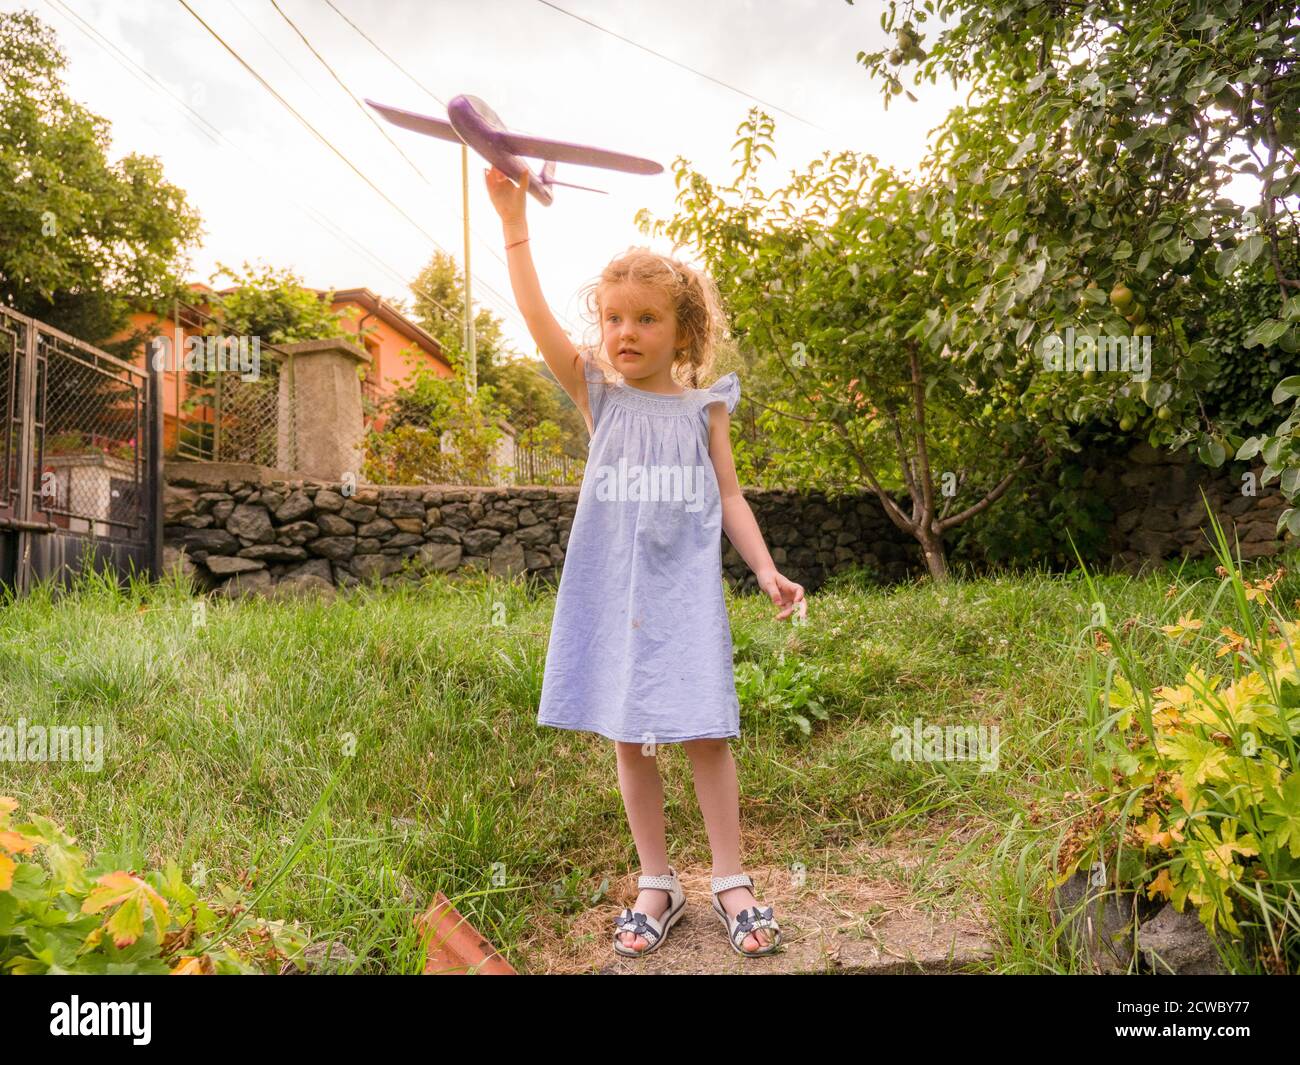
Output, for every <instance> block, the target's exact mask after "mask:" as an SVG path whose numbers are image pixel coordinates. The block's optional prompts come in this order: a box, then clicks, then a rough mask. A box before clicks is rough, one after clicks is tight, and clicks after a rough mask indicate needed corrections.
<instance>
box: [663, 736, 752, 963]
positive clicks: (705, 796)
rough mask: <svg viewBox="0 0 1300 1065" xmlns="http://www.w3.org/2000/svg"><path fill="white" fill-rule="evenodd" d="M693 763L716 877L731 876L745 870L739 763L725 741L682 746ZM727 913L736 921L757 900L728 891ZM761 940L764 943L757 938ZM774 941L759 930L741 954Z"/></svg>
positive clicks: (745, 891)
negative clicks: (743, 862)
mask: <svg viewBox="0 0 1300 1065" xmlns="http://www.w3.org/2000/svg"><path fill="white" fill-rule="evenodd" d="M682 746H683V747H685V748H686V754H687V756H688V757H689V758H690V760H691V771H692V773H693V774H694V777H695V796H696V798H697V799H698V800H699V803H700V813H701V815H703V817H704V825H705V828H706V829H707V830H708V833H709V847H710V848H711V849H712V851H713V875H714V876H730V875H731V874H733V873H741V872H744V870H743V869H742V868H741V864H740V789H739V787H738V786H737V784H736V763H735V760H734V759H733V758H732V757H731V745H730V744H729V743H728V742H727V741H726V740H725V739H703V740H689V741H687V742H686V743H683V744H682ZM718 901H719V902H721V903H722V908H723V909H724V910H726V911H727V913H728V914H729V915H730V916H732V917H735V916H736V915H737V914H739V913H740V911H741V910H747V909H749V907H751V906H753V905H754V904H755V903H756V902H757V901H758V900H757V899H755V898H754V893H753V892H752V891H750V890H749V888H747V887H738V888H728V889H727V890H726V891H723V892H721V893H720V894H719V895H718ZM759 936H762V937H763V938H762V940H760V939H759V938H758V937H759ZM771 941H772V931H771V929H768V928H760V929H759V930H758V931H757V932H754V933H751V934H750V935H747V936H746V937H745V939H744V942H743V943H741V949H742V950H761V949H762V948H763V947H765V946H767V945H768V944H769V943H770V942H771Z"/></svg>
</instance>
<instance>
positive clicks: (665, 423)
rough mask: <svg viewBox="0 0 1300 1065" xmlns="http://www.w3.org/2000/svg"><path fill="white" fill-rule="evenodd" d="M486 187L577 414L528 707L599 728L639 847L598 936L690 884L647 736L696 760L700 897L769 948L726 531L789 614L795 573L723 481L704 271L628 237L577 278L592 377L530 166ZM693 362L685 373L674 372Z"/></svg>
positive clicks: (731, 399)
mask: <svg viewBox="0 0 1300 1065" xmlns="http://www.w3.org/2000/svg"><path fill="white" fill-rule="evenodd" d="M487 187H488V192H489V193H490V195H491V197H492V202H493V204H494V205H495V207H496V209H497V213H498V214H500V216H501V221H502V227H503V230H504V237H505V246H506V249H507V258H508V262H509V266H510V282H511V285H512V286H513V288H514V294H515V301H516V303H517V304H518V306H519V310H520V312H521V313H522V314H523V316H524V320H525V321H526V322H527V323H528V330H529V332H530V333H531V334H532V336H533V340H534V341H535V342H536V344H537V347H538V348H539V349H540V350H541V353H542V356H543V357H544V358H545V359H546V364H547V366H549V367H550V369H551V372H552V373H553V374H554V375H555V377H556V379H557V380H558V381H559V382H560V384H561V385H562V386H563V388H564V390H565V391H566V392H568V394H569V395H570V397H572V399H573V401H574V403H575V404H577V407H578V409H579V410H580V411H582V415H583V418H584V420H585V421H586V422H587V425H588V428H589V431H590V433H591V440H590V443H589V444H588V448H589V453H588V458H587V468H586V473H585V474H584V476H583V479H582V487H581V488H580V489H579V493H578V507H577V511H576V514H575V516H574V520H573V527H572V529H571V530H570V532H569V543H568V548H567V551H566V553H565V561H564V566H563V569H562V571H561V576H560V586H559V590H558V592H557V593H556V603H555V615H554V619H553V621H552V626H551V638H550V644H549V646H548V649H547V655H546V669H545V674H544V677H543V680H542V696H541V704H540V708H539V710H538V715H537V721H538V723H539V724H543V725H551V726H554V727H556V728H566V729H581V730H586V731H589V732H596V733H599V734H600V735H602V736H605V737H607V738H609V739H611V740H613V741H614V746H615V749H616V752H617V760H618V779H619V787H620V789H621V791H622V794H623V804H624V807H625V809H626V811H627V817H628V822H629V825H630V827H631V830H632V836H633V838H634V840H635V841H636V849H637V854H638V856H639V857H640V860H641V868H642V874H643V875H641V876H640V877H639V878H638V880H637V887H638V888H639V889H641V890H640V894H638V895H637V897H636V902H635V904H634V905H633V906H632V907H631V908H630V909H624V910H623V912H622V913H621V914H620V915H619V918H618V920H617V921H616V923H615V934H614V941H613V948H614V950H615V951H616V952H617V953H619V954H626V955H631V956H639V955H642V954H647V953H649V952H650V951H653V950H656V949H657V948H658V947H659V946H660V945H661V944H662V943H663V941H664V938H665V937H666V936H667V934H668V930H669V929H670V928H671V927H672V926H673V925H674V924H675V923H676V922H677V920H678V919H679V918H680V917H681V914H682V908H683V907H684V906H685V903H686V899H685V896H684V895H683V893H682V888H681V885H680V883H679V882H678V880H677V873H676V870H675V869H674V868H673V867H672V866H671V865H669V864H668V853H667V845H666V841H665V839H664V817H663V805H664V794H663V784H662V782H661V780H660V777H659V767H658V764H657V762H656V761H655V750H656V745H658V744H663V743H680V744H682V746H683V747H685V749H686V753H687V755H688V756H689V758H690V760H691V767H692V772H693V774H694V778H695V792H696V795H697V797H698V799H699V803H700V812H701V814H702V815H703V817H704V821H705V824H706V826H707V828H708V835H709V844H710V846H711V848H712V851H713V881H712V885H711V887H712V892H713V909H714V912H715V913H717V914H718V916H719V918H720V920H721V921H722V923H723V926H724V927H725V928H726V929H727V935H728V938H729V940H730V942H731V946H732V949H733V950H735V951H737V952H738V953H740V954H744V955H747V956H753V955H762V954H771V953H772V952H773V951H775V950H776V949H777V947H778V945H779V944H780V935H781V933H780V926H779V925H778V924H777V922H776V920H774V919H773V916H772V909H771V907H767V908H765V909H762V908H760V907H759V906H758V904H757V900H756V899H755V898H754V894H753V892H752V890H750V889H751V888H752V887H753V881H752V880H751V879H750V878H749V877H748V876H747V875H745V874H744V873H743V872H742V871H741V864H740V800H739V793H738V790H737V786H736V767H735V763H734V762H733V761H732V757H731V749H730V746H729V744H728V743H727V738H728V737H731V736H737V735H739V734H740V704H739V702H738V701H737V698H736V687H735V676H734V673H733V670H732V645H731V630H730V627H729V622H728V618H727V612H726V605H725V600H724V597H723V585H722V560H721V533H722V532H726V534H727V538H728V539H729V540H730V541H731V542H732V544H734V545H735V547H736V550H737V551H739V552H740V554H741V556H742V557H743V558H744V559H745V561H746V562H747V563H748V564H749V567H750V569H752V570H753V571H754V574H755V576H756V577H757V579H758V584H759V587H760V588H762V590H763V591H764V592H766V593H767V594H768V595H769V596H770V597H771V599H772V601H773V602H774V603H776V604H778V606H779V607H780V610H779V611H778V613H777V615H776V616H777V619H778V620H783V619H785V618H788V617H790V615H791V614H792V612H793V611H794V610H795V609H796V604H799V608H800V609H801V610H806V609H807V607H806V604H805V603H803V602H802V600H803V598H804V590H803V587H802V586H801V585H798V584H795V583H794V582H793V581H790V580H787V579H786V578H785V577H783V576H782V575H781V574H780V573H778V572H777V569H776V566H775V565H773V563H772V557H771V555H770V554H769V553H768V550H767V547H766V546H765V545H764V543H763V537H762V534H761V533H760V532H759V529H758V524H757V523H756V522H755V520H754V515H753V512H752V511H751V510H750V508H749V504H748V503H747V502H746V501H745V498H744V496H742V495H741V493H740V486H739V484H737V481H736V468H735V464H734V462H733V459H732V455H731V438H730V433H729V431H728V424H729V420H728V415H729V414H730V412H731V411H732V410H733V409H734V408H735V405H736V401H737V399H739V397H740V382H739V380H738V379H737V377H736V375H735V374H734V373H730V374H727V375H726V376H725V377H722V378H721V379H720V380H718V381H717V382H715V383H714V384H713V385H711V386H710V387H709V388H707V389H703V388H698V387H694V386H696V385H697V384H698V380H699V377H700V375H701V373H702V372H704V371H706V370H707V369H708V368H709V366H710V364H711V363H712V361H713V354H714V344H715V340H716V337H717V336H718V335H719V334H720V332H721V329H722V314H721V312H720V310H719V307H718V300H717V295H716V291H715V289H714V287H713V285H712V283H711V282H710V281H709V279H708V278H706V277H704V276H702V275H700V274H699V273H697V272H696V271H694V270H692V269H691V268H690V267H688V266H685V265H683V264H681V263H679V262H677V261H675V260H673V259H669V258H666V257H664V256H660V255H654V254H652V253H650V252H649V251H642V250H634V251H630V252H628V253H627V254H626V255H623V256H621V257H619V258H617V259H615V260H614V261H613V262H611V263H610V264H609V265H608V266H607V267H606V268H605V270H604V271H603V272H602V274H601V277H600V280H599V281H598V282H597V283H596V284H595V285H594V286H592V288H591V289H590V290H589V292H588V294H587V295H588V306H589V309H590V310H593V311H595V312H596V315H597V319H598V321H599V322H600V323H601V326H600V328H601V341H602V344H601V346H602V347H603V349H604V356H605V359H606V360H607V362H608V363H609V364H610V365H611V366H612V367H613V369H614V370H616V371H617V373H618V374H620V375H621V376H622V382H621V383H615V382H612V381H609V380H607V378H606V374H605V372H604V370H603V369H602V368H601V364H600V362H599V361H598V360H597V358H596V357H595V352H594V351H593V352H589V353H585V354H580V353H579V352H578V350H577V349H576V348H575V347H574V346H573V344H572V343H571V342H570V340H569V338H568V337H567V336H566V335H565V333H564V331H563V330H562V329H561V328H560V326H559V324H558V323H557V322H556V321H555V318H554V316H553V315H552V314H551V312H550V309H549V308H548V307H547V305H546V301H545V299H544V298H543V296H542V290H541V287H540V286H539V284H538V281H537V273H536V271H535V270H534V268H533V260H532V255H531V254H530V252H529V245H528V227H527V223H526V221H525V213H524V203H525V198H526V195H527V188H528V176H527V174H525V175H524V176H523V177H522V178H521V184H520V185H518V186H516V185H515V184H514V182H512V181H511V180H510V179H509V178H508V177H506V176H505V174H503V173H502V172H501V171H499V170H497V169H496V168H495V167H493V168H492V169H491V170H489V171H488V172H487ZM682 378H685V379H686V380H688V381H689V382H690V384H691V386H692V387H690V388H683V387H681V385H680V384H678V381H679V380H680V379H682Z"/></svg>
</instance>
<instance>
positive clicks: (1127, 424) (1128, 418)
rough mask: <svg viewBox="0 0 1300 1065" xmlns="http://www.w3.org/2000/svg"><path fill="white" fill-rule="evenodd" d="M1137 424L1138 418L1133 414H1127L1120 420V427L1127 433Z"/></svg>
mask: <svg viewBox="0 0 1300 1065" xmlns="http://www.w3.org/2000/svg"><path fill="white" fill-rule="evenodd" d="M1135 425H1137V419H1136V418H1134V417H1133V415H1131V414H1126V415H1124V417H1122V418H1121V419H1120V420H1119V427H1120V428H1121V429H1122V430H1123V431H1124V432H1126V433H1127V432H1128V431H1129V430H1130V429H1132V428H1133V426H1135Z"/></svg>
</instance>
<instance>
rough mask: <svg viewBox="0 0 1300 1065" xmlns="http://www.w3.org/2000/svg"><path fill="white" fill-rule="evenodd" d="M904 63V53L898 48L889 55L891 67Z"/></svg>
mask: <svg viewBox="0 0 1300 1065" xmlns="http://www.w3.org/2000/svg"><path fill="white" fill-rule="evenodd" d="M902 61H903V53H902V52H900V51H899V50H898V49H897V48H895V49H894V50H893V51H892V52H890V53H889V65H890V66H891V67H896V66H898V64H899V63H901V62H902Z"/></svg>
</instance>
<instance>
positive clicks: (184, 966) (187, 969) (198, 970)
mask: <svg viewBox="0 0 1300 1065" xmlns="http://www.w3.org/2000/svg"><path fill="white" fill-rule="evenodd" d="M216 971H217V970H216V966H215V965H213V963H212V958H211V957H209V956H208V955H207V954H200V955H198V956H197V957H192V958H191V957H185V958H181V959H180V960H179V961H178V962H177V964H176V968H174V969H173V970H172V971H171V973H170V974H169V975H171V976H213V975H215V973H216Z"/></svg>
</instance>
